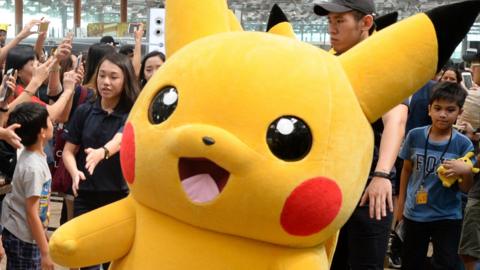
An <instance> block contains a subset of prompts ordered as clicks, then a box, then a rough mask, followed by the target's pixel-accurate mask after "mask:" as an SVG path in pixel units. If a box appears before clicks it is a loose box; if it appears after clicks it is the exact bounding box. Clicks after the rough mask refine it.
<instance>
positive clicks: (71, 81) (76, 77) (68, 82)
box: [63, 69, 82, 92]
mask: <svg viewBox="0 0 480 270" xmlns="http://www.w3.org/2000/svg"><path fill="white" fill-rule="evenodd" d="M81 79H82V75H81V74H79V73H77V72H75V70H74V69H72V70H70V71H68V72H65V73H63V89H65V91H72V92H73V91H74V90H75V85H76V84H77V82H78V81H80V80H81Z"/></svg>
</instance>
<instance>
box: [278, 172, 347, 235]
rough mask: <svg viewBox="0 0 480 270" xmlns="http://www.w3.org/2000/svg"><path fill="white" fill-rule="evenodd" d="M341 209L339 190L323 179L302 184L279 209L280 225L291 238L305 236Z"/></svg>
mask: <svg viewBox="0 0 480 270" xmlns="http://www.w3.org/2000/svg"><path fill="white" fill-rule="evenodd" d="M341 206H342V191H341V190H340V188H339V187H338V185H337V184H336V183H335V181H333V180H330V179H328V178H325V177H317V178H313V179H310V180H307V181H305V182H303V183H302V184H301V185H300V186H298V187H297V188H295V190H294V191H293V192H292V193H291V194H290V196H289V197H288V199H287V201H286V202H285V205H284V206H283V211H282V215H281V217H280V223H281V224H282V227H283V229H284V230H285V231H286V232H288V233H289V234H291V235H295V236H309V235H312V234H315V233H317V232H319V231H321V230H322V229H323V228H325V227H326V226H328V225H329V224H330V223H331V222H332V221H333V220H334V219H335V217H336V216H337V215H338V212H339V211H340V208H341Z"/></svg>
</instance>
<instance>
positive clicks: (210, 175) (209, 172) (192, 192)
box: [178, 158, 230, 203]
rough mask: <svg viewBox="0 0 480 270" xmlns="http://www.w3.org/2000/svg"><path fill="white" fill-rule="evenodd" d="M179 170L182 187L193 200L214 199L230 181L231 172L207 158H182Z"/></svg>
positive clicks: (200, 201)
mask: <svg viewBox="0 0 480 270" xmlns="http://www.w3.org/2000/svg"><path fill="white" fill-rule="evenodd" d="M178 172H179V174H180V181H181V182H182V187H183V190H184V191H185V193H186V194H187V196H188V198H189V199H190V200H191V201H192V202H196V203H206V202H210V201H212V200H214V199H215V198H216V197H218V195H219V194H220V193H221V192H222V190H223V188H224V187H225V185H226V184H227V182H228V178H229V176H230V173H229V172H228V171H226V170H225V169H223V168H222V167H220V166H218V165H217V164H215V163H213V162H212V161H210V160H208V159H206V158H180V159H179V161H178Z"/></svg>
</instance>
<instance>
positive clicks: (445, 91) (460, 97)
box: [428, 81, 468, 109]
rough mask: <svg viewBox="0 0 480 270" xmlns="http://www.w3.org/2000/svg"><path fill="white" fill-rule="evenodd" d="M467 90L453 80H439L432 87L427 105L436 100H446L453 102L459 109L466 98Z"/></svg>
mask: <svg viewBox="0 0 480 270" xmlns="http://www.w3.org/2000/svg"><path fill="white" fill-rule="evenodd" d="M467 94H468V93H467V91H466V90H465V89H463V87H462V86H461V85H460V84H458V83H454V82H447V81H445V82H439V83H437V84H436V85H435V86H434V87H433V93H432V96H431V97H430V100H429V103H428V104H429V105H432V104H433V102H434V101H436V100H447V101H452V102H455V103H456V104H457V105H458V107H460V109H461V108H462V107H463V104H464V103H465V99H466V98H467Z"/></svg>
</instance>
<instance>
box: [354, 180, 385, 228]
mask: <svg viewBox="0 0 480 270" xmlns="http://www.w3.org/2000/svg"><path fill="white" fill-rule="evenodd" d="M367 202H368V205H369V210H370V218H376V219H377V220H381V219H382V217H386V216H387V204H388V209H389V210H390V212H393V201H392V183H391V182H390V180H389V179H385V178H381V177H373V178H372V181H370V184H369V185H368V186H367V188H366V189H365V193H363V196H362V199H361V200H360V206H364V205H365V204H366V203H367Z"/></svg>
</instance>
